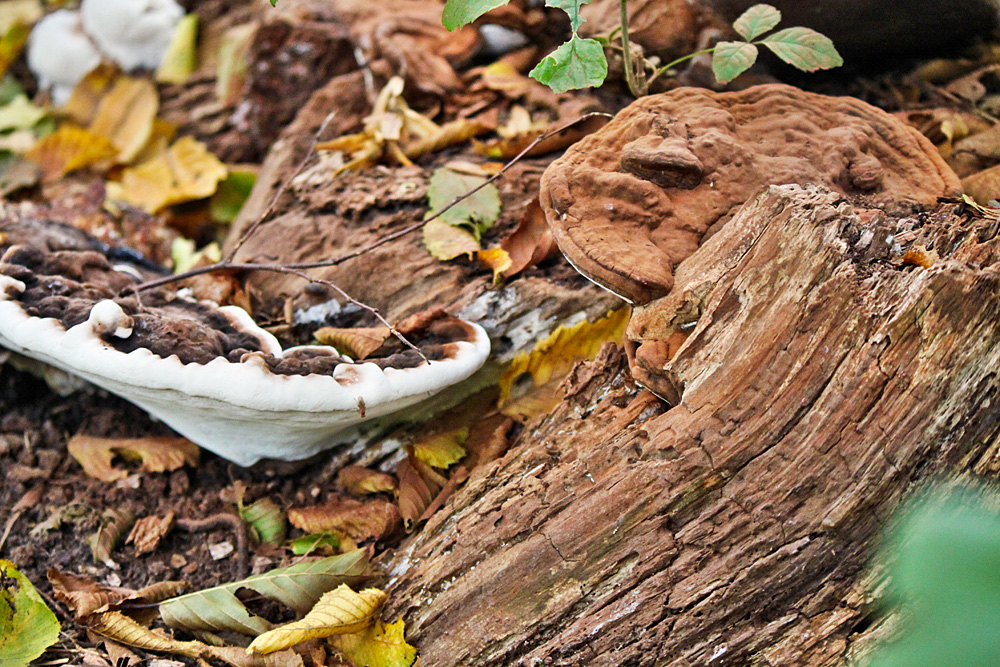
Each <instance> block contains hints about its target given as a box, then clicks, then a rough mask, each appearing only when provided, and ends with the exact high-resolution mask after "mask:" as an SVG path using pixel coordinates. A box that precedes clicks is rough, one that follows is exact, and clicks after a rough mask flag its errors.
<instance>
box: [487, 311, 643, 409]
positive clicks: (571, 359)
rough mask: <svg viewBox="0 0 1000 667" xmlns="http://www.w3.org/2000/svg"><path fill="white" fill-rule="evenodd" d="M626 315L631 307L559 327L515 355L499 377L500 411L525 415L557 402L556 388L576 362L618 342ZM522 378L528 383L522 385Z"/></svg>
mask: <svg viewBox="0 0 1000 667" xmlns="http://www.w3.org/2000/svg"><path fill="white" fill-rule="evenodd" d="M629 314H630V309H628V308H622V309H621V310H616V311H613V312H611V313H609V314H608V315H607V316H605V317H603V318H601V319H600V320H598V321H596V322H593V323H591V322H588V321H586V320H584V321H582V322H580V323H578V324H575V325H573V326H569V327H566V326H560V327H559V328H557V329H556V330H555V331H553V332H552V333H551V334H549V335H548V336H547V337H546V338H544V339H543V340H541V341H539V342H538V344H537V345H535V347H534V349H532V350H531V352H530V353H525V352H521V353H519V354H517V356H515V357H514V359H513V361H511V362H510V366H508V367H507V370H505V371H504V373H503V375H502V376H501V377H500V383H499V386H500V397H499V399H498V400H497V405H498V406H499V407H500V408H501V412H502V413H503V414H505V415H508V416H511V417H521V418H528V417H533V416H535V415H538V414H542V413H544V412H546V411H548V410H550V409H552V407H554V406H555V404H556V403H558V401H559V396H558V395H557V393H556V391H555V389H556V388H557V387H558V384H559V383H560V382H561V381H562V379H563V378H564V377H565V376H566V374H568V373H569V371H570V370H571V369H572V368H573V366H574V365H575V364H576V363H577V362H578V361H583V360H586V359H593V358H594V357H596V356H597V352H598V351H599V350H600V349H601V346H602V345H604V343H606V342H608V341H611V342H614V343H620V342H621V340H622V338H623V336H624V335H625V326H626V325H627V324H628V318H629ZM524 378H530V380H531V382H530V383H528V384H527V385H525V384H524V383H523V382H522V380H523V379H524ZM515 386H517V387H518V388H519V389H521V390H522V393H521V395H520V396H514V393H515Z"/></svg>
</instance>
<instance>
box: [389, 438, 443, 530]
mask: <svg viewBox="0 0 1000 667" xmlns="http://www.w3.org/2000/svg"><path fill="white" fill-rule="evenodd" d="M396 477H398V478H399V494H398V496H399V499H398V502H399V512H400V514H401V515H402V516H403V525H404V526H405V528H406V530H408V531H409V530H413V527H414V524H415V523H416V522H417V521H419V520H420V517H421V516H422V515H423V513H424V512H425V511H426V510H427V508H428V507H430V505H431V503H432V502H434V498H436V497H437V494H438V493H440V491H441V489H442V488H444V485H445V484H447V483H448V480H446V479H445V478H443V477H442V476H441V475H439V474H437V473H436V472H434V471H433V469H431V467H430V466H428V465H427V464H426V463H424V462H423V461H421V460H420V459H418V458H416V457H415V456H413V455H409V456H407V457H406V458H405V459H403V460H402V461H400V463H399V465H398V466H397V467H396Z"/></svg>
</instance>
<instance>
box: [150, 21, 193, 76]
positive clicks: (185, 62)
mask: <svg viewBox="0 0 1000 667" xmlns="http://www.w3.org/2000/svg"><path fill="white" fill-rule="evenodd" d="M197 59H198V15H197V14H194V13H191V14H186V15H185V16H184V17H182V18H181V20H180V21H178V22H177V26H176V27H175V28H174V34H173V36H171V38H170V44H169V45H168V46H167V51H166V53H164V54H163V59H162V60H161V61H160V66H159V67H157V68H156V73H155V74H154V75H153V78H154V79H156V81H157V82H159V83H184V82H185V81H187V80H188V78H189V77H190V76H191V74H192V73H194V70H195V65H196V63H197Z"/></svg>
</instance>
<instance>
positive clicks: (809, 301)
mask: <svg viewBox="0 0 1000 667" xmlns="http://www.w3.org/2000/svg"><path fill="white" fill-rule="evenodd" d="M977 224H979V225H985V223H976V222H975V221H970V220H968V219H965V218H961V217H957V216H955V215H952V214H951V213H950V212H948V213H944V212H942V213H938V214H935V215H932V216H923V217H921V218H919V219H917V220H914V219H909V220H903V221H893V220H887V219H885V217H884V216H881V215H878V214H876V215H872V212H871V211H867V212H862V214H861V215H860V216H859V215H858V214H857V212H855V211H854V210H853V209H852V208H851V207H850V206H848V205H847V204H844V203H841V202H839V201H838V200H837V198H836V196H834V195H832V194H830V193H829V192H827V191H825V190H820V189H816V188H799V187H796V186H781V187H772V188H769V189H767V190H765V191H763V192H762V193H761V194H760V195H758V197H757V198H756V199H755V200H752V201H751V202H749V203H748V204H747V205H746V206H745V207H744V208H743V209H742V211H741V212H740V213H739V214H737V216H736V217H735V218H734V220H733V221H731V222H730V223H729V224H728V225H727V226H726V227H724V228H723V229H722V230H721V231H720V232H719V233H718V234H716V236H714V237H713V238H712V239H710V240H709V241H708V242H707V243H706V244H705V245H704V246H702V248H700V249H699V250H698V252H697V253H696V254H695V255H694V256H692V257H691V258H690V259H688V260H686V261H685V263H684V264H682V265H681V267H680V270H679V272H678V276H677V284H676V287H675V291H674V294H676V295H678V296H677V304H678V307H679V308H680V307H683V308H688V309H693V310H694V311H695V312H697V313H700V315H699V316H698V320H697V324H696V325H695V327H694V329H693V330H692V333H691V335H690V337H689V338H688V339H687V341H686V343H685V344H684V346H683V347H682V348H681V349H680V351H679V352H678V354H677V356H676V357H675V358H674V359H673V361H672V363H671V365H670V367H669V369H668V370H669V371H670V372H671V373H672V374H673V377H674V380H675V382H676V386H677V387H678V390H679V393H680V401H679V403H678V405H676V406H674V407H670V406H668V405H666V404H665V403H663V402H662V401H660V400H659V399H657V398H656V397H654V396H653V395H652V394H650V393H649V392H646V391H643V390H641V389H640V388H639V387H637V386H635V385H634V384H633V383H632V382H631V380H630V378H629V376H628V372H627V368H626V365H625V363H624V359H623V355H622V354H621V352H620V351H618V350H617V349H616V348H612V347H606V348H605V350H604V351H603V353H602V355H601V356H600V358H599V359H598V360H597V361H596V362H595V363H593V364H590V365H586V366H583V367H579V368H578V369H577V370H576V371H575V373H574V375H573V376H572V377H571V378H570V380H569V381H568V382H567V385H566V387H567V395H566V398H565V400H563V402H562V403H561V404H560V405H559V407H558V408H557V409H556V410H555V411H553V413H552V414H549V415H547V416H545V417H544V418H540V419H539V420H537V421H536V422H534V423H531V424H529V425H528V427H527V428H526V429H525V430H524V432H523V433H522V434H521V436H520V438H519V440H518V441H517V442H515V443H514V444H513V445H512V447H511V449H510V450H509V452H508V454H507V455H506V456H505V457H504V458H502V459H500V460H498V461H495V462H494V463H492V464H489V465H487V466H484V467H482V468H480V469H478V470H476V471H475V472H474V473H473V475H472V478H471V479H470V481H469V482H468V484H467V485H466V487H465V488H464V489H462V490H461V491H460V492H458V493H457V494H456V495H455V496H454V497H453V498H452V499H451V500H450V501H449V503H448V504H447V505H446V507H445V508H444V510H442V511H441V512H439V513H438V514H437V515H436V516H435V517H434V518H432V519H431V521H430V523H429V524H428V525H427V526H426V527H425V528H424V530H423V531H422V532H421V533H419V534H418V535H416V536H414V537H412V538H410V539H409V541H408V542H405V543H404V544H403V545H402V547H401V548H400V549H399V550H398V551H397V552H395V553H390V554H387V558H386V561H387V563H386V564H387V566H388V568H389V571H390V575H391V580H390V588H389V600H390V608H389V609H388V611H387V615H388V616H390V617H393V616H394V615H395V614H402V615H403V616H404V617H405V619H406V622H407V633H408V636H409V637H410V639H411V641H412V642H413V643H414V644H415V645H416V646H417V647H418V648H419V650H420V654H421V659H422V662H423V663H424V664H432V665H437V666H443V665H512V664H553V665H574V664H586V665H653V664H657V665H678V666H679V665H748V664H755V665H763V664H767V665H795V666H802V665H808V666H817V665H833V664H836V663H837V662H838V661H840V660H841V659H842V658H843V657H844V655H845V654H846V653H847V651H848V649H849V645H850V643H851V642H852V641H853V639H855V638H856V635H852V633H853V632H854V629H855V628H856V627H858V626H859V624H862V623H863V622H864V623H865V624H867V621H865V617H866V615H867V614H868V613H869V612H870V610H869V609H867V608H866V605H865V600H866V599H867V597H866V595H865V594H864V584H863V583H862V582H861V578H862V576H863V574H864V572H865V568H866V567H867V563H868V556H869V555H870V552H871V548H872V546H873V538H874V537H875V536H876V534H877V531H878V529H879V527H880V525H881V524H882V522H883V520H884V518H885V517H886V516H887V514H888V513H889V512H890V511H891V510H892V509H893V508H894V507H895V506H896V505H897V504H898V502H899V500H900V498H901V497H902V496H903V495H904V493H906V491H907V490H908V489H910V488H911V487H912V486H913V485H914V484H915V483H917V482H919V481H920V480H923V479H925V478H927V477H928V476H930V475H932V474H934V473H938V472H943V471H957V470H976V469H978V470H981V471H992V470H994V469H995V467H996V466H995V465H994V462H993V459H994V457H995V450H996V448H997V437H998V434H1000V413H998V411H997V410H996V408H995V405H994V401H995V400H996V393H997V379H996V373H997V368H998V367H1000V299H998V297H1000V265H998V255H1000V253H998V248H1000V242H998V241H997V240H996V239H995V238H986V237H990V236H991V233H990V232H991V231H992V235H993V236H995V230H987V231H983V230H984V227H977ZM908 227H909V228H912V229H911V231H910V232H908V233H906V234H903V235H902V236H903V238H906V239H909V241H910V242H911V243H912V245H913V246H916V245H917V244H918V243H919V244H923V245H926V246H927V247H928V248H934V249H936V250H937V252H938V253H940V255H941V259H939V260H937V261H936V262H935V263H933V265H932V266H930V267H929V268H922V267H920V266H915V265H912V264H910V263H908V262H904V261H902V259H901V258H900V257H899V252H898V251H899V248H898V246H896V245H894V244H895V243H898V242H901V241H902V239H901V238H900V237H899V236H898V235H897V237H896V238H895V239H889V241H890V242H888V243H887V242H886V237H887V235H888V234H897V233H898V232H900V231H902V230H903V229H905V228H908ZM915 237H919V241H918V240H915ZM904 245H905V243H904ZM894 251H895V252H894ZM991 443H992V444H991ZM536 660H541V661H543V662H542V663H538V662H536Z"/></svg>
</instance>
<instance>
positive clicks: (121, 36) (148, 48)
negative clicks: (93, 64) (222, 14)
mask: <svg viewBox="0 0 1000 667" xmlns="http://www.w3.org/2000/svg"><path fill="white" fill-rule="evenodd" d="M80 13H81V15H82V17H83V27H84V28H85V29H86V31H87V33H88V34H89V35H90V36H91V37H93V39H94V41H95V42H96V43H97V46H98V47H99V48H100V49H101V51H103V52H104V54H105V55H107V56H108V57H110V58H111V59H112V60H114V61H115V62H117V63H118V64H119V65H121V66H122V67H123V68H124V69H126V70H132V69H137V68H140V67H144V68H148V69H154V68H156V67H158V66H159V65H160V61H161V60H163V55H164V54H165V53H166V52H167V48H168V47H169V45H170V39H171V37H172V36H173V34H174V28H176V27H177V22H178V21H180V19H181V17H182V16H184V9H183V8H182V7H181V6H180V5H178V4H177V3H176V2H174V0H83V2H82V3H81V4H80Z"/></svg>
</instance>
